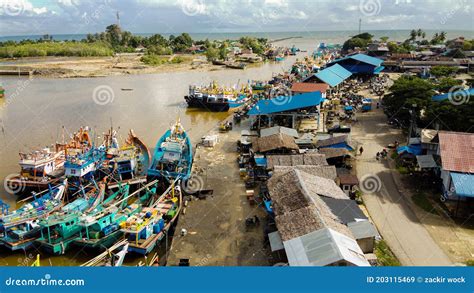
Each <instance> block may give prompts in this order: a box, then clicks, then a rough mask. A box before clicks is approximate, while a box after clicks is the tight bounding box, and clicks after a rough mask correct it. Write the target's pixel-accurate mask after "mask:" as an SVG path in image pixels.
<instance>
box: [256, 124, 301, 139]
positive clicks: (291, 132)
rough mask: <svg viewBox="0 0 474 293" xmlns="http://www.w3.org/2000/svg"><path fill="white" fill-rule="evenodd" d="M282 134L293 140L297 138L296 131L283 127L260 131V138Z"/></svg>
mask: <svg viewBox="0 0 474 293" xmlns="http://www.w3.org/2000/svg"><path fill="white" fill-rule="evenodd" d="M278 133H283V134H286V135H289V136H293V137H294V138H298V131H296V129H293V128H288V127H283V126H274V127H270V128H264V129H261V130H260V137H266V136H270V135H273V134H278Z"/></svg>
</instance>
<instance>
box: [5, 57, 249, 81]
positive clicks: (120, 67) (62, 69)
mask: <svg viewBox="0 0 474 293" xmlns="http://www.w3.org/2000/svg"><path fill="white" fill-rule="evenodd" d="M142 56H143V55H142V54H123V55H119V56H113V57H40V58H36V57H35V58H20V59H0V72H8V71H10V72H13V73H15V72H17V71H18V70H20V71H23V72H31V74H33V75H35V76H41V77H52V78H73V77H104V76H110V75H125V74H150V73H166V72H179V71H189V70H195V71H202V72H207V71H214V70H235V69H228V68H226V67H224V66H216V65H212V64H211V63H207V62H206V61H203V60H202V59H199V57H200V56H197V55H179V56H180V57H182V58H183V59H184V60H185V61H183V62H182V63H179V64H171V63H170V64H163V65H158V66H149V65H146V64H144V63H143V62H141V61H140V58H141V57H142ZM170 58H172V57H170ZM255 66H258V65H255ZM13 73H12V75H14V74H13ZM4 74H5V73H4Z"/></svg>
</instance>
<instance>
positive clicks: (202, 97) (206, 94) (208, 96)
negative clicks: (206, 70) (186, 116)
mask: <svg viewBox="0 0 474 293" xmlns="http://www.w3.org/2000/svg"><path fill="white" fill-rule="evenodd" d="M251 94H252V93H251V87H243V88H242V89H241V90H240V91H238V90H236V89H235V88H225V87H220V86H219V85H218V84H217V83H216V82H212V83H211V84H210V85H209V86H196V85H191V86H189V94H188V95H187V96H185V97H184V99H185V100H186V102H187V104H188V106H189V107H191V108H204V109H207V110H209V111H215V112H226V111H229V109H230V108H231V107H234V108H235V105H237V104H238V105H243V104H244V103H245V101H244V100H242V96H243V95H244V96H247V97H248V96H251ZM232 105H234V106H232Z"/></svg>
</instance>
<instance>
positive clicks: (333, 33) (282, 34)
mask: <svg viewBox="0 0 474 293" xmlns="http://www.w3.org/2000/svg"><path fill="white" fill-rule="evenodd" d="M104 30H105V28H104ZM410 31H411V29H400V30H391V29H380V30H362V31H361V32H368V33H371V34H373V35H374V37H375V38H380V37H383V36H387V37H389V38H390V39H391V40H394V41H403V40H405V39H407V38H408V36H409V32H410ZM424 31H425V32H426V35H427V38H430V37H431V36H432V35H433V34H434V33H436V32H440V30H436V29H424ZM444 31H445V32H446V33H447V37H448V39H449V38H456V37H460V36H463V37H466V38H468V39H471V38H472V39H474V30H444ZM99 33H100V32H99ZM181 33H185V32H173V33H170V32H167V33H160V32H153V33H150V32H141V33H135V32H132V34H134V35H139V36H143V37H148V36H152V35H154V34H160V35H162V36H165V37H169V36H171V35H179V34H181ZM358 33H359V31H358V30H313V31H268V32H246V31H242V32H212V33H203V32H189V35H191V37H192V38H193V39H194V40H205V39H209V40H221V39H237V38H240V37H242V36H253V37H265V38H267V39H269V40H277V39H282V38H291V37H294V38H296V37H302V38H323V39H326V38H327V39H328V40H341V41H344V40H345V39H347V38H348V37H350V36H353V35H356V34H358ZM88 34H96V33H78V34H49V35H51V36H53V39H54V40H57V41H66V40H76V41H80V40H82V39H85V38H86V36H87V35H88ZM44 35H45V34H42V35H39V34H32V35H11V36H0V42H5V41H17V42H18V41H22V40H28V39H29V40H38V39H40V38H41V37H43V36H44Z"/></svg>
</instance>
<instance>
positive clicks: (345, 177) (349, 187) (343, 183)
mask: <svg viewBox="0 0 474 293" xmlns="http://www.w3.org/2000/svg"><path fill="white" fill-rule="evenodd" d="M338 177H339V178H338V179H339V187H341V189H342V190H343V191H344V192H345V193H346V194H347V195H349V194H350V193H351V191H354V189H355V187H356V186H357V185H359V179H358V178H357V176H356V175H354V174H339V175H338Z"/></svg>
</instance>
